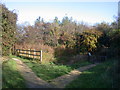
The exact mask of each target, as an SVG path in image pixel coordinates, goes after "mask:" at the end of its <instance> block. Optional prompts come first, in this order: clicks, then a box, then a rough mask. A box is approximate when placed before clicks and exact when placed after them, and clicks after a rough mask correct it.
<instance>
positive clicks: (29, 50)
mask: <svg viewBox="0 0 120 90" xmlns="http://www.w3.org/2000/svg"><path fill="white" fill-rule="evenodd" d="M28 53H29V56H28V57H29V58H30V49H29V51H28Z"/></svg>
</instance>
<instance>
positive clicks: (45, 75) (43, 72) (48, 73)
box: [17, 57, 91, 81]
mask: <svg viewBox="0 0 120 90" xmlns="http://www.w3.org/2000/svg"><path fill="white" fill-rule="evenodd" d="M17 58H19V59H21V60H22V61H23V62H24V63H25V64H26V65H28V66H29V67H30V68H31V69H32V70H33V72H35V73H36V75H37V76H38V77H40V78H41V79H43V80H46V81H50V80H51V79H54V78H57V77H59V76H62V75H65V74H68V73H69V72H70V71H71V70H73V69H76V68H79V67H80V66H85V65H88V64H91V63H89V62H87V61H85V62H81V63H76V64H74V65H56V64H54V63H49V64H48V63H47V64H40V63H38V62H36V61H35V60H28V59H23V58H20V57H17Z"/></svg>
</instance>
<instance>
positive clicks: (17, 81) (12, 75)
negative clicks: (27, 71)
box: [2, 59, 26, 88]
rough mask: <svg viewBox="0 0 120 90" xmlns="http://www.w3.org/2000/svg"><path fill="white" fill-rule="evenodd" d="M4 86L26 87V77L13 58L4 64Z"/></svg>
mask: <svg viewBox="0 0 120 90" xmlns="http://www.w3.org/2000/svg"><path fill="white" fill-rule="evenodd" d="M2 76H3V77H2V88H26V86H25V83H24V79H23V78H22V76H21V75H20V73H19V72H18V71H17V69H16V62H15V61H13V60H12V59H10V60H8V61H7V62H4V63H3V64H2Z"/></svg>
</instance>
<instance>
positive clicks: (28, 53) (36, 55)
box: [15, 49, 42, 62]
mask: <svg viewBox="0 0 120 90" xmlns="http://www.w3.org/2000/svg"><path fill="white" fill-rule="evenodd" d="M15 54H16V55H18V56H24V57H29V58H33V59H40V62H42V50H40V51H36V50H31V49H29V50H23V49H16V50H15Z"/></svg>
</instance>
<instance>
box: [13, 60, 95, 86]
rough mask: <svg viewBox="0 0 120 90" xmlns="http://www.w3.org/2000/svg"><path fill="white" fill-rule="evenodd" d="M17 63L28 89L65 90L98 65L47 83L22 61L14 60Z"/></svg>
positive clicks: (81, 68)
mask: <svg viewBox="0 0 120 90" xmlns="http://www.w3.org/2000/svg"><path fill="white" fill-rule="evenodd" d="M13 60H15V61H16V62H17V65H18V70H19V71H20V73H21V75H22V76H23V78H24V79H25V80H26V85H27V87H28V88H64V87H65V86H66V85H67V84H69V83H70V82H71V81H73V80H74V79H76V78H77V77H78V76H79V75H80V74H81V73H82V71H84V70H87V69H89V68H92V67H94V66H96V65H97V64H91V65H88V66H83V67H80V68H78V69H76V70H73V71H71V72H70V73H69V74H66V75H63V76H60V77H58V78H56V79H53V80H51V82H49V83H48V82H46V81H44V80H42V79H40V78H39V77H37V76H36V75H35V73H34V72H33V71H32V70H31V69H30V68H29V67H28V66H27V65H25V64H24V63H23V62H22V61H21V60H19V59H16V58H13Z"/></svg>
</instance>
